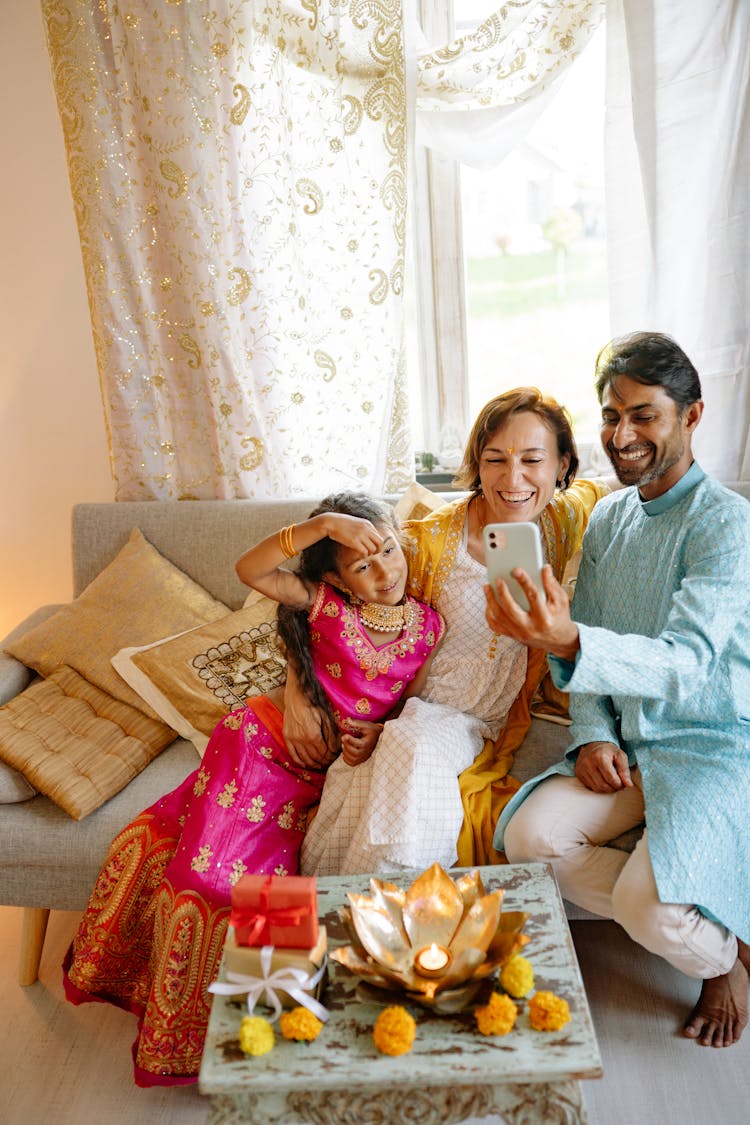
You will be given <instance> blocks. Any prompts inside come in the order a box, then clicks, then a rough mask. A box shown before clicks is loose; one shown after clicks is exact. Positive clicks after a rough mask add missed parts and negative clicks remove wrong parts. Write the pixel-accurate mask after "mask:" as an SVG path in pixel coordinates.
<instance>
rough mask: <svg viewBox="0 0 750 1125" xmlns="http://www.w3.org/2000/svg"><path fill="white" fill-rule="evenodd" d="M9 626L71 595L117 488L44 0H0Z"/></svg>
mask: <svg viewBox="0 0 750 1125" xmlns="http://www.w3.org/2000/svg"><path fill="white" fill-rule="evenodd" d="M0 137H2V154H3V157H4V161H5V163H4V168H3V170H2V175H1V178H0V488H1V489H2V492H1V493H0V495H1V496H2V500H1V502H0V637H2V636H4V635H5V634H6V633H7V632H8V631H9V630H10V629H11V628H12V627H13V626H14V625H16V624H17V623H18V622H19V621H21V620H22V619H23V617H25V616H26V614H28V613H30V612H31V610H33V609H35V608H36V607H37V606H38V605H41V604H44V603H48V602H63V601H67V600H68V599H69V598H70V597H71V594H72V582H71V566H70V509H71V507H72V505H73V504H74V503H76V502H77V501H81V500H111V499H113V496H114V487H113V484H112V478H111V474H110V468H109V454H108V450H107V440H106V432H105V426H104V415H103V411H102V405H101V396H100V392H99V380H98V375H97V370H96V362H95V358H94V348H93V343H92V338H91V329H90V320H89V315H88V305H87V298H86V289H85V284H84V279H83V267H82V264H81V255H80V248H79V243H78V234H77V228H76V224H75V218H74V214H73V205H72V200H71V195H70V185H69V181H68V174H67V166H66V160H65V149H64V144H63V139H62V132H61V127H60V120H59V117H58V113H57V104H56V101H55V96H54V92H53V88H52V77H51V71H50V63H49V56H48V54H47V47H46V42H45V37H44V27H43V23H42V16H41V5H40V0H0Z"/></svg>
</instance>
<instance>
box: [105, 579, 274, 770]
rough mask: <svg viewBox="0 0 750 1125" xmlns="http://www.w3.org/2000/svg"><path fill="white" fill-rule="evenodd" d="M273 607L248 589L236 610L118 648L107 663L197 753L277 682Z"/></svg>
mask: <svg viewBox="0 0 750 1125" xmlns="http://www.w3.org/2000/svg"><path fill="white" fill-rule="evenodd" d="M276 608H277V607H276V602H274V601H272V600H271V599H270V598H266V597H263V595H262V594H259V593H257V592H256V591H253V592H252V593H251V594H250V595H249V596H248V598H247V600H246V602H245V606H244V608H243V609H238V610H237V611H236V612H235V613H230V614H228V615H227V616H226V617H222V618H220V619H219V620H218V621H212V622H211V623H209V624H208V625H200V626H198V628H197V629H191V630H189V631H188V632H184V633H180V634H178V635H177V636H175V637H166V638H164V639H163V640H160V641H156V642H155V643H153V644H150V645H145V646H142V647H139V648H136V647H129V648H124V649H121V650H120V652H118V653H117V654H116V655H115V656H114V657H113V658H112V663H113V665H114V667H115V668H116V669H117V671H118V672H119V674H120V675H121V676H122V677H123V679H125V680H126V681H127V682H128V684H130V686H131V688H133V690H134V691H137V692H138V694H139V695H140V696H141V698H142V699H144V700H145V701H146V702H147V703H148V704H149V705H150V707H151V708H152V709H153V710H154V711H155V712H156V713H157V714H158V715H159V716H160V717H161V718H162V719H163V720H164V722H166V723H169V725H170V726H171V727H173V729H174V730H176V731H177V732H178V734H180V735H182V737H183V738H187V739H189V740H190V741H191V742H192V743H193V744H194V746H195V747H196V749H197V750H198V752H199V753H200V754H202V753H203V751H204V750H205V748H206V745H207V743H208V738H209V735H210V734H211V732H212V730H213V729H214V727H215V726H216V724H217V723H218V722H219V720H220V719H222V718H224V716H225V715H226V714H228V713H229V712H230V711H233V710H235V709H236V708H238V707H243V706H244V704H245V700H246V699H248V698H249V697H250V696H253V695H262V694H264V693H266V692H268V691H270V690H271V689H272V688H275V687H280V686H281V684H283V683H284V681H285V679H286V658H285V656H284V654H283V651H282V649H281V646H280V641H279V639H278V633H277V629H276Z"/></svg>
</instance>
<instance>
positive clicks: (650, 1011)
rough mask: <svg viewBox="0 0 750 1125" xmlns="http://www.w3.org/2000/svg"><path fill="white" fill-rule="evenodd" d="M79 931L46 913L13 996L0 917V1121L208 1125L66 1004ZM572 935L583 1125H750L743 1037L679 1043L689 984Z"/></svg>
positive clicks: (10, 913) (198, 1109)
mask: <svg viewBox="0 0 750 1125" xmlns="http://www.w3.org/2000/svg"><path fill="white" fill-rule="evenodd" d="M76 922H77V915H75V914H69V913H64V912H53V913H52V915H51V917H50V924H49V929H48V932H47V940H46V942H45V950H44V957H43V959H42V965H41V971H40V979H39V981H38V982H37V983H36V984H35V985H33V986H32V987H31V988H20V987H19V985H18V984H17V978H16V969H17V965H16V961H17V955H16V954H17V949H18V941H19V936H20V931H21V911H20V910H17V909H14V908H11V907H2V908H0V949H2V951H3V954H4V956H3V957H2V960H1V961H0V1000H1V1001H2V1015H3V1019H2V1021H1V1022H0V1058H1V1059H2V1067H0V1122H2V1123H3V1125H42V1123H44V1125H89V1123H94V1122H95V1123H96V1125H199V1123H200V1125H203V1123H204V1122H205V1121H206V1117H207V1103H206V1101H205V1099H204V1098H202V1097H201V1095H200V1094H199V1093H198V1092H197V1090H196V1089H195V1088H194V1087H188V1088H182V1089H178V1088H175V1089H163V1090H155V1089H152V1090H140V1089H138V1088H137V1087H135V1086H134V1085H133V1082H132V1076H131V1065H130V1044H131V1042H132V1038H133V1031H134V1021H133V1018H132V1017H131V1016H129V1015H127V1014H126V1013H124V1012H120V1011H118V1010H116V1009H114V1008H109V1007H108V1006H106V1005H99V1004H92V1005H85V1006H83V1007H80V1008H76V1007H73V1006H72V1005H70V1004H67V1003H66V1002H65V1000H64V999H63V993H62V986H61V982H60V971H59V965H60V962H61V960H62V957H63V954H64V951H65V949H66V947H67V945H68V943H69V941H70V939H71V937H72V934H73V932H74V929H75V926H76ZM571 930H572V932H573V938H574V941H575V945H576V949H577V952H578V957H579V961H580V963H581V970H582V973H583V977H584V982H585V984H586V989H587V992H588V995H589V1000H590V1003H591V1009H592V1013H593V1017H594V1023H595V1025H596V1029H597V1034H598V1037H599V1044H600V1049H601V1054H602V1060H603V1065H604V1077H603V1078H601V1079H598V1080H596V1081H590V1082H585V1083H584V1092H585V1098H586V1104H587V1107H588V1114H589V1123H590V1125H672V1123H674V1125H706V1123H714V1122H715V1123H716V1125H747V1123H748V1122H749V1121H750V1030H749V1031H748V1032H746V1035H745V1038H744V1039H743V1040H742V1041H741V1042H740V1043H739V1044H737V1045H736V1046H734V1047H731V1048H728V1049H724V1050H712V1049H707V1048H701V1047H698V1046H697V1045H696V1044H695V1043H691V1042H689V1041H687V1040H685V1039H683V1038H682V1037H681V1036H680V1034H679V1029H680V1025H681V1019H682V1017H683V1015H684V1014H685V1013H686V1012H687V1010H688V1009H689V1008H690V1007H691V1006H692V1004H693V1002H694V999H695V994H696V988H695V985H694V983H693V982H690V981H688V980H687V979H685V978H682V977H680V975H679V974H678V973H676V972H674V971H673V970H672V969H670V967H669V966H667V965H665V964H664V963H663V962H661V961H659V960H658V959H657V958H655V957H651V956H649V955H648V954H645V953H643V952H642V951H640V950H639V949H638V948H637V947H636V946H634V945H633V943H632V942H631V941H630V940H629V939H628V938H627V937H625V935H624V934H623V933H622V931H620V930H619V928H618V927H617V926H615V925H614V923H609V922H601V921H597V922H582V921H581V922H574V923H572V925H571ZM613 966H614V968H613ZM497 1121H498V1119H497V1118H494V1119H492V1118H487V1119H485V1125H490V1123H491V1122H492V1123H493V1125H495V1123H497ZM393 1125H398V1123H396V1122H394V1123H393ZM475 1125H478V1123H475ZM529 1125H530V1123H529ZM545 1125H546V1123H545ZM560 1125H562V1123H560Z"/></svg>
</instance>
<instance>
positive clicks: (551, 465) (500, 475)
mask: <svg viewBox="0 0 750 1125" xmlns="http://www.w3.org/2000/svg"><path fill="white" fill-rule="evenodd" d="M569 463H570V456H569V455H568V454H567V453H566V454H564V456H562V457H561V456H560V453H559V451H558V448H557V438H556V436H555V434H554V433H553V432H552V430H551V429H550V428H549V427H548V426H547V425H546V423H545V422H543V421H542V419H541V418H539V416H538V415H536V414H534V413H533V412H532V411H530V410H525V411H523V412H521V413H519V414H513V415H511V417H510V418H509V419H508V420H507V422H505V423H504V424H503V425H502V426H500V427H498V429H497V430H495V432H494V433H493V434H491V435H490V437H489V438H488V439H487V442H486V444H485V446H484V448H483V449H482V453H481V456H480V459H479V480H480V483H481V487H482V493H483V495H484V498H485V501H486V503H487V508H488V517H489V519H488V520H486V521H485V522H490V521H494V522H496V523H515V522H522V521H524V520H525V521H532V520H537V519H538V518H539V516H540V515H541V513H542V511H543V510H544V508H546V506H547V504H549V502H550V500H551V499H552V497H553V496H554V493H555V488H556V487H557V482H558V481H559V480H561V479H562V478H563V477H564V475H565V472H566V470H567V468H568V465H569Z"/></svg>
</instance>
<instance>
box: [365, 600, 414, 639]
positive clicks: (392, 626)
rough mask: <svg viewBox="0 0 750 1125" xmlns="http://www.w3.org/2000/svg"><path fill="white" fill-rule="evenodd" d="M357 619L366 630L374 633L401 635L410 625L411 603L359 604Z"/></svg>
mask: <svg viewBox="0 0 750 1125" xmlns="http://www.w3.org/2000/svg"><path fill="white" fill-rule="evenodd" d="M357 610H358V611H359V619H360V621H361V622H362V624H363V625H366V626H367V628H368V629H372V630H373V631H374V632H376V633H401V632H402V631H403V629H404V627H405V626H406V625H407V624H409V625H410V624H411V617H412V614H411V612H408V611H410V610H411V603H409V602H401V603H400V604H399V605H380V603H379V602H361V603H360V604H359V605H358V606H357Z"/></svg>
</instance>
